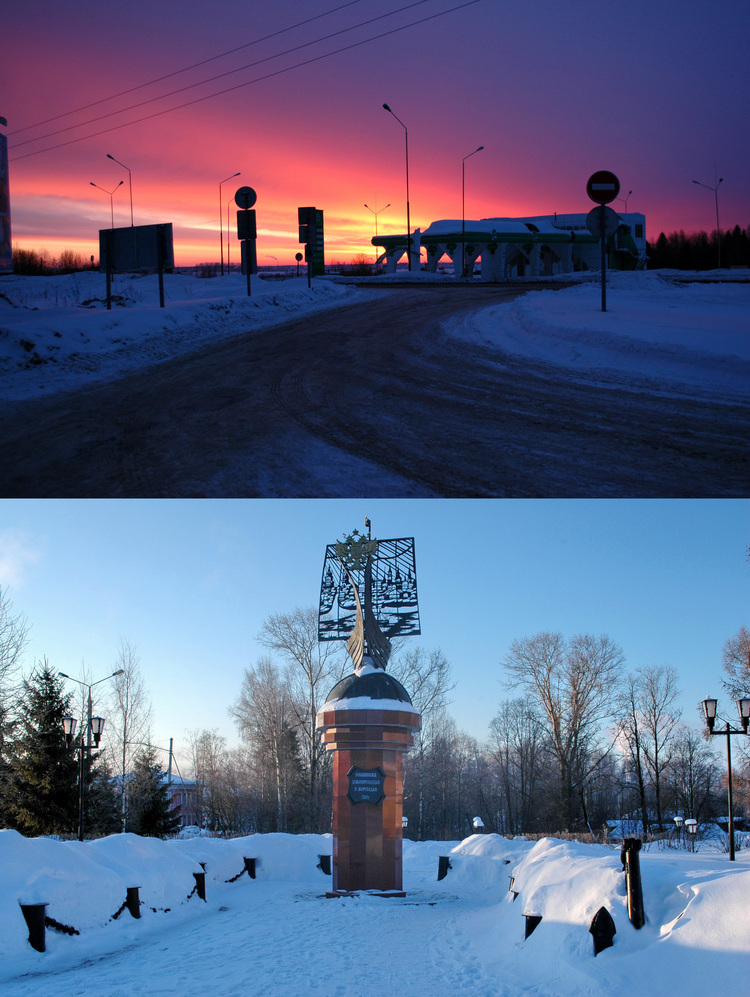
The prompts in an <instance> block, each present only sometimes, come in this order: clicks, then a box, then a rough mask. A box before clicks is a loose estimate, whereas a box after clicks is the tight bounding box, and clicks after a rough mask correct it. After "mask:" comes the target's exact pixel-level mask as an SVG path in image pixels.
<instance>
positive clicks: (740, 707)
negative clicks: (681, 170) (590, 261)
mask: <svg viewBox="0 0 750 997" xmlns="http://www.w3.org/2000/svg"><path fill="white" fill-rule="evenodd" d="M719 183H721V181H719ZM737 712H738V713H739V715H740V722H741V724H742V729H741V730H737V729H736V728H735V727H730V726H729V721H726V725H725V727H724V728H723V729H722V730H714V725H715V723H716V700H715V699H704V700H703V714H704V716H705V718H706V726H707V727H708V733H709V734H726V738H727V802H728V805H729V861H730V862H734V811H733V809H732V742H731V735H732V734H747V733H748V724H750V699H738V700H737Z"/></svg>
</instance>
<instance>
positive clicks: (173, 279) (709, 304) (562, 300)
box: [0, 270, 750, 402]
mask: <svg viewBox="0 0 750 997" xmlns="http://www.w3.org/2000/svg"><path fill="white" fill-rule="evenodd" d="M356 279H357V282H358V283H371V284H373V285H380V286H382V285H386V286H387V285H389V284H392V283H395V284H403V283H404V282H407V281H411V282H412V283H419V284H430V283H435V284H441V285H443V286H445V285H446V284H450V283H451V282H452V278H451V277H447V276H445V275H437V274H430V273H426V272H424V271H420V272H413V273H411V274H410V273H407V272H399V273H397V274H394V275H391V276H386V275H381V276H379V277H374V278H370V279H369V280H365V281H363V280H362V279H361V278H356ZM352 280H354V278H349V279H344V278H331V279H328V278H326V279H322V278H316V279H314V280H313V281H312V287H311V288H308V286H307V279H306V278H291V279H288V280H274V279H271V278H270V277H268V278H264V277H261V276H254V277H252V279H251V295H250V297H248V295H247V279H246V278H245V277H243V276H242V275H241V274H230V275H227V276H225V277H217V278H200V277H197V276H194V275H188V274H180V273H174V274H166V275H165V277H164V287H165V305H166V307H165V308H160V307H159V288H158V277H157V276H156V275H154V274H152V275H146V276H141V275H132V274H118V275H115V276H114V278H113V282H112V285H113V286H112V294H113V299H114V303H113V306H112V310H111V311H107V309H106V306H105V293H106V282H105V277H104V276H103V275H102V274H99V273H95V272H88V271H87V272H82V273H77V274H71V275H67V276H56V277H22V276H16V275H7V276H0V383H1V384H2V388H1V389H0V397H2V398H3V399H8V400H10V399H25V398H38V397H47V396H49V395H52V394H54V393H55V392H57V391H65V390H71V389H75V388H78V387H83V386H86V385H89V384H92V383H94V382H97V381H107V380H112V379H115V378H117V377H120V376H122V375H123V374H126V373H129V372H132V371H134V370H137V369H139V368H141V367H145V366H148V365H150V364H154V363H158V362H161V361H164V360H169V359H171V358H174V357H177V356H179V355H181V354H185V353H187V352H190V351H191V350H195V349H198V348H200V347H202V346H209V345H210V344H211V343H212V342H217V341H219V340H221V339H225V338H228V337H231V336H235V335H239V334H244V335H251V336H256V335H258V336H262V335H269V334H270V330H271V329H272V328H273V326H275V325H278V324H280V323H282V322H286V321H289V320H293V319H298V318H302V317H304V316H305V315H307V314H310V313H313V312H318V311H321V310H324V309H330V308H336V307H340V306H342V305H347V304H350V303H352V302H354V301H357V300H361V299H362V296H363V294H365V293H367V292H363V291H361V290H358V289H357V288H355V287H353V286H352V284H351V283H350V281H352ZM555 281H556V283H559V285H560V287H561V290H559V291H558V290H556V291H549V290H534V288H535V286H536V285H538V283H539V282H540V279H538V278H525V279H522V280H521V281H519V282H518V283H521V284H523V285H525V286H528V288H529V292H528V293H527V294H525V295H523V296H522V297H520V298H517V299H515V300H514V301H512V302H510V303H508V304H500V305H493V306H490V307H487V308H482V309H479V310H477V311H474V312H472V313H469V314H467V315H465V316H463V317H462V318H461V319H453V320H450V321H448V322H446V324H445V331H446V333H447V334H449V335H451V336H459V337H464V338H466V339H468V340H472V341H475V342H477V341H478V342H481V343H482V344H483V345H485V346H489V347H490V349H491V350H492V351H493V352H495V353H496V354H497V357H498V359H499V362H502V355H503V354H507V353H509V352H510V353H514V354H521V355H523V356H525V357H530V358H532V359H533V360H535V361H538V362H539V364H540V365H541V369H542V370H543V369H544V365H546V364H549V365H554V370H555V371H557V372H558V373H559V372H560V369H561V368H565V369H566V375H567V376H568V377H570V378H574V379H578V380H581V381H586V382H590V383H603V384H609V385H611V384H612V383H613V382H614V383H617V384H622V383H625V384H626V385H627V386H628V387H629V388H631V389H639V388H642V389H643V390H647V391H651V392H653V391H663V392H668V393H670V394H679V393H681V392H683V391H688V392H691V393H694V392H696V391H703V392H708V393H710V394H711V395H713V396H715V399H716V400H717V401H719V402H720V401H727V402H746V401H747V399H748V396H750V272H748V271H737V270H725V271H711V272H709V273H705V274H695V273H689V274H687V273H684V272H681V271H663V270H662V271H652V272H650V271H638V272H632V273H620V272H611V273H609V274H608V287H607V310H606V312H603V311H602V310H601V284H600V280H599V278H598V276H597V275H595V274H591V273H587V274H583V275H582V274H564V275H561V276H560V277H559V278H556V279H555ZM393 293H398V292H397V291H395V290H394V291H393Z"/></svg>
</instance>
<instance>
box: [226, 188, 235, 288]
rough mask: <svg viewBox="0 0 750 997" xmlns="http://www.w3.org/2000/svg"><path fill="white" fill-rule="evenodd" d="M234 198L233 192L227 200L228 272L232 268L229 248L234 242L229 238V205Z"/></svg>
mask: <svg viewBox="0 0 750 997" xmlns="http://www.w3.org/2000/svg"><path fill="white" fill-rule="evenodd" d="M233 200H234V194H232V196H231V197H230V198H229V200H228V201H227V273H231V268H230V265H229V250H230V248H231V246H232V243H231V240H230V238H229V206H230V205H231V203H232V201H233Z"/></svg>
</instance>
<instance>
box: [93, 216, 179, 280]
mask: <svg viewBox="0 0 750 997" xmlns="http://www.w3.org/2000/svg"><path fill="white" fill-rule="evenodd" d="M172 240H173V236H172V223H171V222H167V223H165V224H163V225H131V226H130V227H129V228H105V229H100V230H99V270H100V271H101V272H102V273H106V271H107V269H109V270H110V271H111V272H117V271H129V270H158V269H159V267H160V266H161V267H164V269H165V270H171V269H172V268H173V267H174V244H173V241H172ZM110 254H111V259H110Z"/></svg>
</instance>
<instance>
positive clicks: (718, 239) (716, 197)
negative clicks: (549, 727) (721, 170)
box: [693, 173, 724, 270]
mask: <svg viewBox="0 0 750 997" xmlns="http://www.w3.org/2000/svg"><path fill="white" fill-rule="evenodd" d="M714 176H716V174H715V173H714ZM693 183H697V184H698V186H699V187H705V188H706V190H712V191H713V192H714V200H715V201H716V249H717V257H718V259H717V263H718V267H719V269H720V270H721V229H720V228H719V184H720V183H724V177H720V178H719V182H718V183H717V184H716V186H715V187H709V186H708V184H707V183H701V182H700V180H693Z"/></svg>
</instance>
